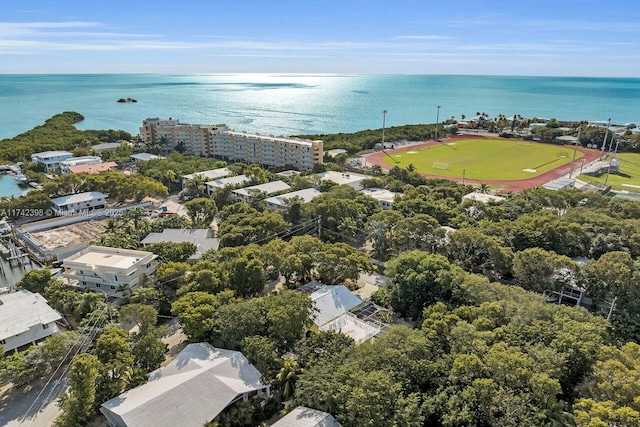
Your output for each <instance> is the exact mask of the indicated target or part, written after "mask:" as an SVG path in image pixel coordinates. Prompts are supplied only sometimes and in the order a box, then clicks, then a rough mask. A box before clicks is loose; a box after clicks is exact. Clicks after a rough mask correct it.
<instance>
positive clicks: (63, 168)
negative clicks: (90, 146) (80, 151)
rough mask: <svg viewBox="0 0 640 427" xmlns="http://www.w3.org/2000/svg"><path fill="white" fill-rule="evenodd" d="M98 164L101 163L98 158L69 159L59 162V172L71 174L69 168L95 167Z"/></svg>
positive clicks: (81, 157) (100, 159)
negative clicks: (80, 166)
mask: <svg viewBox="0 0 640 427" xmlns="http://www.w3.org/2000/svg"><path fill="white" fill-rule="evenodd" d="M98 163H102V158H101V157H100V156H80V157H71V158H70V159H67V160H62V161H61V162H60V172H61V173H69V172H71V170H70V169H69V168H70V167H72V166H79V165H96V164H98Z"/></svg>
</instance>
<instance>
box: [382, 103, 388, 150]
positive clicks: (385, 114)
mask: <svg viewBox="0 0 640 427" xmlns="http://www.w3.org/2000/svg"><path fill="white" fill-rule="evenodd" d="M386 120H387V110H382V149H383V150H384V125H385V122H386Z"/></svg>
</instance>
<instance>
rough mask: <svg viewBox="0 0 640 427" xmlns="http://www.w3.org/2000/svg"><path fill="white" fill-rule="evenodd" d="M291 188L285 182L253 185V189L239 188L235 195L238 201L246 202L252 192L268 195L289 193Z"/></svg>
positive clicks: (234, 191) (234, 192)
mask: <svg viewBox="0 0 640 427" xmlns="http://www.w3.org/2000/svg"><path fill="white" fill-rule="evenodd" d="M290 189H291V186H290V185H289V184H287V183H286V182H284V181H273V182H267V183H265V184H258V185H252V186H251V187H244V188H239V189H237V190H233V194H235V195H236V198H237V199H238V200H244V199H246V198H247V197H249V196H250V195H251V192H252V191H262V192H264V193H267V195H271V194H275V193H280V192H283V191H288V190H290Z"/></svg>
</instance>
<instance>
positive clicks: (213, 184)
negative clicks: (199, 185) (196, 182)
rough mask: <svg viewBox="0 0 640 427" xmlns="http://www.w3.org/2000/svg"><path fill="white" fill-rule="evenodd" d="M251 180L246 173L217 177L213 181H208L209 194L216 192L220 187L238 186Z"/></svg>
mask: <svg viewBox="0 0 640 427" xmlns="http://www.w3.org/2000/svg"><path fill="white" fill-rule="evenodd" d="M249 181H251V178H249V177H248V176H246V175H237V176H231V177H228V178H222V179H216V180H213V181H209V182H207V194H209V195H211V194H213V193H215V191H216V190H217V189H219V188H224V187H227V186H229V187H236V186H238V185H242V184H244V183H246V182H249Z"/></svg>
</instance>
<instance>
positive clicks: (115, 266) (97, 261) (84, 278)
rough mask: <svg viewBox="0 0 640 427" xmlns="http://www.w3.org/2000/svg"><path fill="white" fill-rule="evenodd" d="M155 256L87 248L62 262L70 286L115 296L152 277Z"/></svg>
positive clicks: (95, 247)
mask: <svg viewBox="0 0 640 427" xmlns="http://www.w3.org/2000/svg"><path fill="white" fill-rule="evenodd" d="M157 257H158V256H157V255H155V254H153V253H151V252H145V251H135V250H131V249H120V248H109V247H104V246H89V247H88V248H86V249H84V250H82V251H80V252H77V253H75V254H73V255H71V256H70V257H68V258H65V259H64V260H63V261H62V267H63V268H64V272H63V273H62V277H64V278H67V279H68V280H69V281H70V283H71V285H73V286H78V287H81V288H84V289H89V290H93V291H99V292H104V293H107V294H109V295H117V293H118V292H119V291H120V290H121V289H122V288H124V287H126V288H129V289H132V288H134V287H135V286H137V285H138V283H139V282H140V280H141V278H142V277H143V276H144V275H150V274H153V273H154V272H155V271H156V268H157V267H158V262H157V260H156V258H157Z"/></svg>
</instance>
